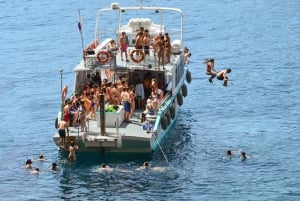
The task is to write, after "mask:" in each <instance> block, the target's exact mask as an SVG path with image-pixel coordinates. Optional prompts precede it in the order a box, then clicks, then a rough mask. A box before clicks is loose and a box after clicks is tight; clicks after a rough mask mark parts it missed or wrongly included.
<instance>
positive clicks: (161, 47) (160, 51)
mask: <svg viewBox="0 0 300 201" xmlns="http://www.w3.org/2000/svg"><path fill="white" fill-rule="evenodd" d="M157 47H158V51H157V56H158V67H160V65H164V64H165V61H164V60H165V59H164V57H165V41H164V36H161V37H160V40H159V41H158V42H157ZM163 69H165V67H163Z"/></svg>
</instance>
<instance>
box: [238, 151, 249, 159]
mask: <svg viewBox="0 0 300 201" xmlns="http://www.w3.org/2000/svg"><path fill="white" fill-rule="evenodd" d="M240 157H241V160H242V161H244V160H246V159H247V158H249V156H248V155H247V154H246V152H244V151H242V152H241V155H240Z"/></svg>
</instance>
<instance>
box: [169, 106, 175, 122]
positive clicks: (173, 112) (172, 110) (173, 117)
mask: <svg viewBox="0 0 300 201" xmlns="http://www.w3.org/2000/svg"><path fill="white" fill-rule="evenodd" d="M170 114H171V118H172V119H175V106H174V105H173V104H172V106H171V107H170Z"/></svg>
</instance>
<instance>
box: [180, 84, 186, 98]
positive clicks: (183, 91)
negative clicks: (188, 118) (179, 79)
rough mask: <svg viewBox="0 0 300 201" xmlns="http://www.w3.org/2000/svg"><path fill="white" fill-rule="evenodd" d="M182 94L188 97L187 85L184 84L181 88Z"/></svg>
mask: <svg viewBox="0 0 300 201" xmlns="http://www.w3.org/2000/svg"><path fill="white" fill-rule="evenodd" d="M181 93H182V95H183V96H184V97H186V96H187V86H186V84H184V83H183V85H182V87H181Z"/></svg>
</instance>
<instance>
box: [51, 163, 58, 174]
mask: <svg viewBox="0 0 300 201" xmlns="http://www.w3.org/2000/svg"><path fill="white" fill-rule="evenodd" d="M50 170H52V171H53V173H56V171H57V164H56V163H52V165H51V167H50Z"/></svg>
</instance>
